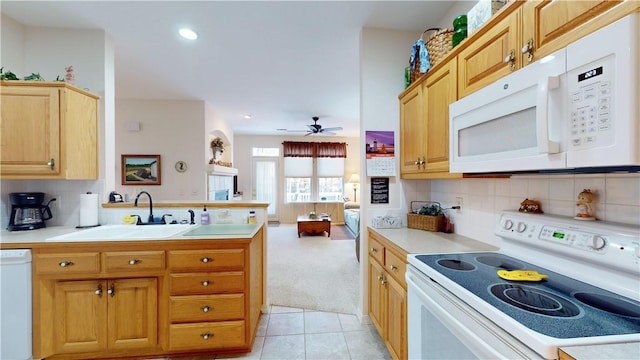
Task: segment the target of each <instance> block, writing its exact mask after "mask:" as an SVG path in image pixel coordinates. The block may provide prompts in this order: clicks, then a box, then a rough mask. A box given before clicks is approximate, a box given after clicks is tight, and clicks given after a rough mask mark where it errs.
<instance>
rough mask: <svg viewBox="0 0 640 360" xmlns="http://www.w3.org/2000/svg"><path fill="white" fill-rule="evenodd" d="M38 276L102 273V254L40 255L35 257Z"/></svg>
mask: <svg viewBox="0 0 640 360" xmlns="http://www.w3.org/2000/svg"><path fill="white" fill-rule="evenodd" d="M34 262H35V269H36V273H37V274H79V273H83V274H93V273H98V272H100V253H99V252H84V253H62V254H38V255H36V257H35V260H34Z"/></svg>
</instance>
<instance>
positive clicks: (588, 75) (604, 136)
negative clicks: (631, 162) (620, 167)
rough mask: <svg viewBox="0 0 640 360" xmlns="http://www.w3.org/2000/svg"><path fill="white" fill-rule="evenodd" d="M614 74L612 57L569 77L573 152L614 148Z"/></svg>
mask: <svg viewBox="0 0 640 360" xmlns="http://www.w3.org/2000/svg"><path fill="white" fill-rule="evenodd" d="M614 71H615V67H614V61H613V55H611V56H608V57H606V58H604V59H600V60H598V61H595V62H592V63H590V64H588V65H584V66H581V67H579V68H576V69H573V70H572V71H570V72H569V73H568V76H567V82H568V90H569V102H570V104H569V105H570V106H569V110H570V111H569V129H568V132H567V133H568V136H569V149H570V150H582V149H590V148H594V147H601V146H607V145H610V144H613V142H614V140H615V139H614V131H613V126H614V124H613V122H614V116H613V115H614V114H613V109H614V106H613V102H614V101H615V99H614V91H613V90H614V87H613V86H614V84H613V81H614V80H613V79H614V74H613V72H614Z"/></svg>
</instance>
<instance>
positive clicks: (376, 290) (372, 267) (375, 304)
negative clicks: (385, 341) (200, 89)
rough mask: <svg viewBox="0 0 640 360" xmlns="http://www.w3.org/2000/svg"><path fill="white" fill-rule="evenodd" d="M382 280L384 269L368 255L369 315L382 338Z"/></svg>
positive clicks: (383, 312)
mask: <svg viewBox="0 0 640 360" xmlns="http://www.w3.org/2000/svg"><path fill="white" fill-rule="evenodd" d="M384 281H385V279H384V269H383V268H382V266H381V265H380V264H378V263H377V262H376V261H375V260H374V259H373V258H372V257H369V316H370V317H371V321H372V322H373V324H374V325H375V326H376V328H377V329H378V332H379V333H380V336H382V337H383V338H384V337H385V335H384V334H385V329H386V326H387V325H386V323H385V318H386V316H387V315H386V314H387V312H386V302H385V290H384V283H383V282H384Z"/></svg>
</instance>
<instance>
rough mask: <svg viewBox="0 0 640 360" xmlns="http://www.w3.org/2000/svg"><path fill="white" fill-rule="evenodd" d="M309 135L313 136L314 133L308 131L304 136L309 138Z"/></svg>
mask: <svg viewBox="0 0 640 360" xmlns="http://www.w3.org/2000/svg"><path fill="white" fill-rule="evenodd" d="M311 134H315V133H314V132H311V131H309V132H308V133H306V134H304V136H309V135H311Z"/></svg>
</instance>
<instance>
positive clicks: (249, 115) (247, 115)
mask: <svg viewBox="0 0 640 360" xmlns="http://www.w3.org/2000/svg"><path fill="white" fill-rule="evenodd" d="M251 117H252V116H251V114H244V116H243V118H245V119H247V120H249V119H251Z"/></svg>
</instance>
